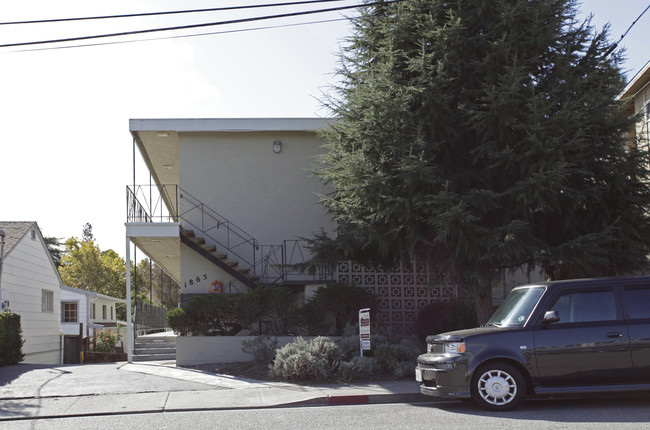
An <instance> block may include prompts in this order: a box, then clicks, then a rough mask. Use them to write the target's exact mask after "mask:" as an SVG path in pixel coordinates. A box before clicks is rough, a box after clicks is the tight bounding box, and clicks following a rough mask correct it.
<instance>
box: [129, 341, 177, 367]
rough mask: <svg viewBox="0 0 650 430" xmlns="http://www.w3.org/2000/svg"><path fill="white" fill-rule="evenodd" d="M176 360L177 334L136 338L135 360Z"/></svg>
mask: <svg viewBox="0 0 650 430" xmlns="http://www.w3.org/2000/svg"><path fill="white" fill-rule="evenodd" d="M159 360H176V336H174V335H147V336H138V337H136V338H135V348H134V349H133V361H159Z"/></svg>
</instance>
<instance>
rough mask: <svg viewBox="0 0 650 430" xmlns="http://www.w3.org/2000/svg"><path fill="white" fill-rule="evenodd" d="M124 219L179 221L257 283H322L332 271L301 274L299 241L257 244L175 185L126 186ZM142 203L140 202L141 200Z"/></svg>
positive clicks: (302, 259)
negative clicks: (236, 263) (246, 272)
mask: <svg viewBox="0 0 650 430" xmlns="http://www.w3.org/2000/svg"><path fill="white" fill-rule="evenodd" d="M126 194H127V222H143V223H154V222H180V223H181V227H182V228H183V229H186V230H194V232H195V234H196V235H197V237H202V238H203V239H205V241H206V243H207V244H208V245H215V246H216V247H217V250H218V251H221V252H226V253H228V259H229V260H236V261H237V262H238V267H239V268H244V269H248V270H249V274H250V276H252V277H256V278H260V283H261V284H266V285H268V284H282V283H291V282H294V283H299V282H320V281H322V282H325V281H327V280H330V279H332V276H331V275H332V274H331V273H330V272H328V271H325V270H324V271H322V272H321V273H318V274H316V275H308V274H305V273H301V272H300V271H298V270H297V269H296V268H295V265H296V264H300V263H304V262H306V260H307V257H308V255H307V250H306V248H305V246H304V243H303V242H302V241H299V240H286V241H284V242H283V243H282V244H281V245H261V244H260V243H259V242H258V241H257V240H256V239H255V238H254V237H253V236H252V235H250V234H249V233H247V232H246V231H244V230H243V229H242V228H240V227H239V226H237V225H236V224H234V223H232V222H230V221H229V220H228V219H226V218H225V217H223V216H222V215H221V214H219V213H218V212H217V211H215V210H213V209H211V208H210V207H208V206H206V205H204V204H203V203H202V202H200V201H199V200H198V199H196V198H195V197H194V196H192V195H191V194H190V193H188V192H187V191H184V190H182V189H181V188H180V187H178V186H177V185H161V186H155V185H154V186H149V185H138V186H136V187H135V188H133V189H132V187H128V186H127V193H126ZM142 202H144V203H142Z"/></svg>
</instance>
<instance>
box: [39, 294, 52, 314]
mask: <svg viewBox="0 0 650 430" xmlns="http://www.w3.org/2000/svg"><path fill="white" fill-rule="evenodd" d="M41 292H42V293H41V311H42V312H54V291H50V290H41Z"/></svg>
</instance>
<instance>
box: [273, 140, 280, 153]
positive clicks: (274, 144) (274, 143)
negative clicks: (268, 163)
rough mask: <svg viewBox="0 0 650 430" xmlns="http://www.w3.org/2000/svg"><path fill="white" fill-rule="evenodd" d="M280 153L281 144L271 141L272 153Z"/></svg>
mask: <svg viewBox="0 0 650 430" xmlns="http://www.w3.org/2000/svg"><path fill="white" fill-rule="evenodd" d="M280 151H282V142H280V141H279V140H274V141H273V152H275V153H276V154H278V153H279V152H280Z"/></svg>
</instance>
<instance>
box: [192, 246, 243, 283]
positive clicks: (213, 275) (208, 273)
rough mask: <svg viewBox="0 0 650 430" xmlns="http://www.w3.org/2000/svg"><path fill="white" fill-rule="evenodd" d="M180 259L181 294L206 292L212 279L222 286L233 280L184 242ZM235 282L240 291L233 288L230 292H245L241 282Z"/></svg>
mask: <svg viewBox="0 0 650 430" xmlns="http://www.w3.org/2000/svg"><path fill="white" fill-rule="evenodd" d="M181 261H182V262H183V264H182V265H181V283H180V287H181V294H206V293H209V292H210V287H211V285H212V283H213V282H214V281H219V282H222V283H223V285H224V287H227V286H228V283H229V282H230V281H231V280H233V277H232V276H231V275H229V274H227V273H226V272H225V271H223V270H222V269H220V268H219V267H217V266H216V265H215V264H212V263H211V262H210V261H209V260H207V259H206V258H204V257H203V256H201V255H199V254H197V253H196V252H194V251H193V250H192V249H190V248H189V247H187V246H186V245H184V244H181ZM236 284H237V286H238V287H239V288H240V289H241V290H242V291H235V290H233V291H231V292H242V293H245V292H246V291H247V290H246V289H245V286H244V285H243V284H242V283H241V282H239V283H236ZM224 289H226V288H224ZM224 292H226V293H227V292H229V291H224Z"/></svg>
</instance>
